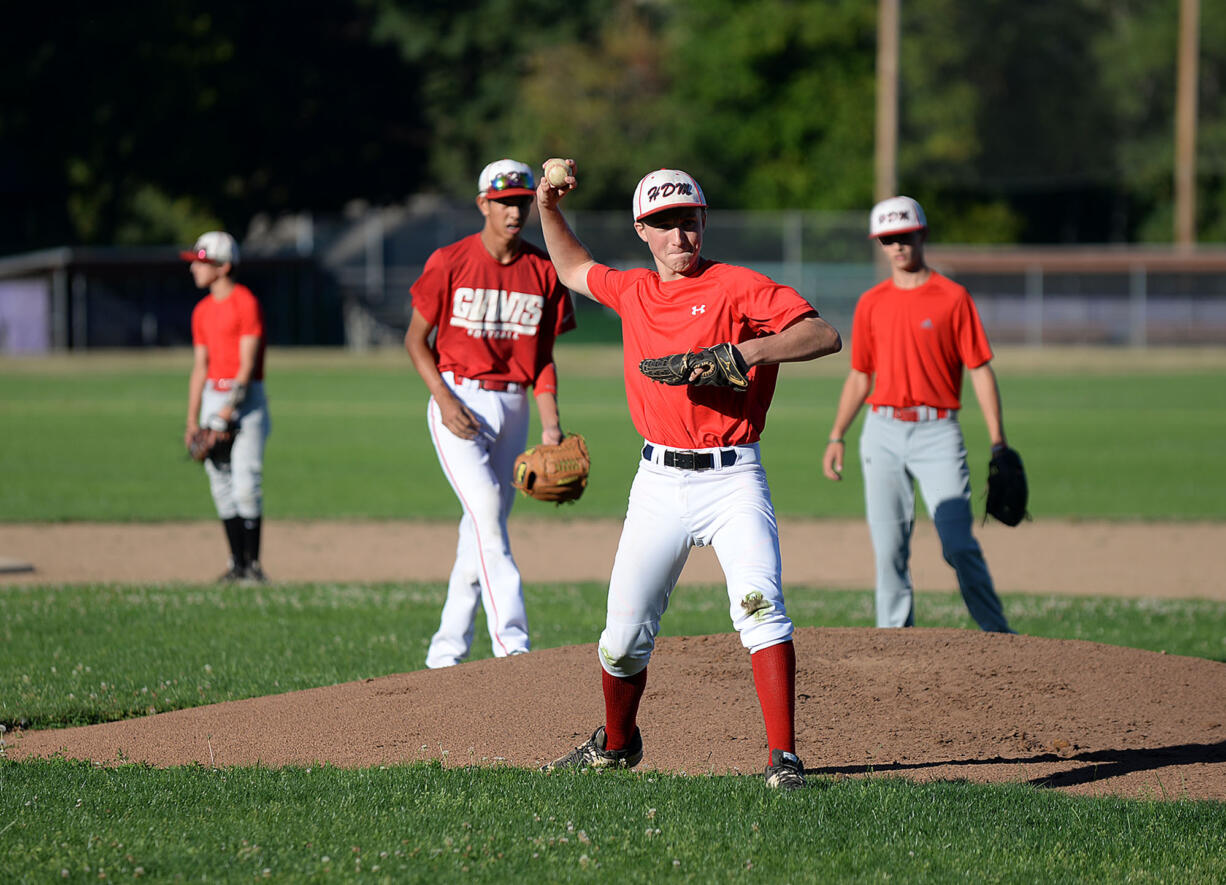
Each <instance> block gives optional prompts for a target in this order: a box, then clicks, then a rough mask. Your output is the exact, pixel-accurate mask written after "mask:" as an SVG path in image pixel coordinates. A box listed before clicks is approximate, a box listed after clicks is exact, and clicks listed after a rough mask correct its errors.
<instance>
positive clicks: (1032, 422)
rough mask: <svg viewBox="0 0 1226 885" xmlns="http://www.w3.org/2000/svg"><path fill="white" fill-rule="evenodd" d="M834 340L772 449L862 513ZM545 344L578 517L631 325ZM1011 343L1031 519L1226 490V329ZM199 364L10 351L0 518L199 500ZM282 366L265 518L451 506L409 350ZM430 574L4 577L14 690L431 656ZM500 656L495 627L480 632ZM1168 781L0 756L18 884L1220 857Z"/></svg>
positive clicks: (542, 618) (1206, 651) (1123, 868)
mask: <svg viewBox="0 0 1226 885" xmlns="http://www.w3.org/2000/svg"><path fill="white" fill-rule="evenodd" d="M841 359H842V357H839V358H833V359H831V360H829V361H827V362H828V365H821V364H814V365H806V366H788V367H785V368H784V371H783V373H782V375H781V383H780V388H779V393H778V396H777V398H776V406H775V408H774V410H773V411H772V417H771V422H770V425H769V427H768V429H767V434H766V437H765V439H764V451H765V452H766V457H767V464H768V470H769V471H770V474H771V479H772V485H773V488H774V490H775V497H776V502H777V505H778V508H779V510H780V511H781V512H782V513H785V514H793V515H804V516H855V517H858V516H861V515H862V512H861V497H860V496H861V492H860V488H859V485H858V480H857V478H856V477H855V476H854V470H852V471H849V474H850V475H849V476H848V480H849V481H847V482H844V483H842V484H839V485H837V486H836V485H833V484H830V483H827V482H825V481H824V480H822V479H821V478H820V477H819V475H818V471H819V466H818V464H817V463H816V459H817V458H818V457H819V456H820V448H819V447H820V445H821V442H822V441H823V440H824V439H825V436H826V431H827V429H828V426H829V423H830V419H831V415H832V411H833V408H834V401H835V398H836V397H837V394H838V389H839V385H840V384H841V377H842V373H843V372H844V371H845V368H846V365H845V362H840V361H839V360H841ZM559 362H560V364H561V368H562V394H561V395H562V407H563V418H564V425H565V426H567V427H568V428H570V429H573V430H579V431H581V432H583V433H585V434H586V435H587V436H588V439H589V442H590V443H591V448H592V451H593V455H594V459H595V461H596V464H597V465H598V466H597V470H598V471H599V472H598V474H597V478H596V480H595V481H594V482H593V485H592V487H591V489H590V491H589V494H588V495H586V496H585V497H584V499H583V500H582V501H581V502H580V503H579V505H577V506H576V507H575V508H567V509H566V510H564V511H561V512H560V514H559V518H581V517H584V516H614V515H620V513H621V512H622V508H623V506H624V500H625V494H626V490H627V488H628V485H629V481H630V477H631V475H632V473H633V470H634V467H635V451H636V448H637V438H636V437H635V436H634V434H633V431H632V430H631V429H630V428H629V422H628V419H627V417H626V414H625V403H624V398H623V394H622V390H621V381H620V377H619V376H618V375H617V374H616V371H617V367H618V362H617V357H616V354H615V353H612V352H611V351H610V350H609V349H608V348H601V347H577V348H569V349H563V350H562V351H561V352H560V353H559ZM997 367H998V370H999V373H1000V376H1001V387H1002V392H1003V395H1004V401H1005V408H1006V413H1005V414H1006V422H1007V427H1008V430H1009V434H1010V438H1011V440H1012V442H1013V443H1014V445H1016V446H1017V447H1018V448H1019V449H1020V450H1021V451H1022V453H1023V455H1024V456H1025V458H1026V463H1027V467H1028V469H1029V470H1030V472H1031V475H1032V483H1033V486H1032V510H1034V511H1035V512H1036V514H1037V515H1038V516H1039V518H1046V517H1067V518H1074V519H1076V518H1105V519H1147V520H1164V519H1176V520H1187V519H1209V520H1220V519H1222V518H1223V516H1224V515H1226V513H1224V511H1226V505H1224V504H1223V501H1224V500H1226V496H1224V495H1223V491H1226V490H1224V489H1223V488H1222V486H1223V485H1226V474H1224V473H1223V471H1221V470H1220V469H1218V467H1217V463H1218V458H1217V457H1216V456H1217V453H1218V451H1219V449H1220V443H1219V440H1220V438H1221V436H1222V435H1223V430H1226V408H1224V406H1226V402H1224V400H1226V396H1224V394H1223V393H1222V391H1221V384H1220V378H1221V377H1222V370H1223V368H1226V356H1223V355H1222V354H1218V353H1216V352H1204V351H1197V352H1187V353H1182V354H1181V353H1162V352H1153V353H1145V354H1136V353H1119V352H1107V353H1103V354H1092V353H1091V354H1086V353H1080V352H1078V353H1072V352H1067V353H1066V352H1060V351H1039V352H1033V353H1031V352H1016V353H1006V354H1002V356H1001V358H1000V359H999V360H998V361H997ZM187 369H188V359H187V355H186V353H175V354H137V355H127V354H123V355H109V356H105V355H104V356H88V357H83V358H77V357H71V358H56V359H51V360H3V361H0V371H3V373H4V376H5V378H6V379H7V380H8V381H9V383H8V384H6V385H5V386H4V389H3V390H2V391H0V421H2V422H3V427H4V430H5V432H4V434H3V438H2V439H0V475H3V476H4V482H3V484H0V520H4V521H10V522H36V521H53V520H70V519H89V520H125V521H130V520H138V521H141V520H166V519H206V518H211V517H212V513H211V509H210V503H209V499H208V494H207V490H206V488H205V485H204V481H203V479H202V477H201V476H200V475H199V468H198V467H197V466H196V465H193V464H190V463H187V462H185V461H184V460H183V456H182V449H181V439H180V437H181V431H182V423H183V408H184V402H183V401H184V399H185V391H186V375H187ZM269 395H270V399H271V403H272V414H273V421H274V434H273V437H272V440H271V441H270V445H269V454H268V457H269V467H268V474H267V496H268V513H269V515H270V516H271V517H273V518H278V519H289V518H320V517H336V516H346V515H348V516H354V517H378V518H402V517H423V516H424V517H433V516H438V517H443V518H447V519H451V518H453V517H454V516H455V515H456V514H457V508H456V505H455V503H454V501H453V500H452V498H451V493H450V490H449V489H448V488H447V486H446V484H445V483H444V482H443V480H442V478H441V476H440V475H439V470H438V468H437V464H436V462H435V459H434V453H433V450H432V449H431V447H430V444H429V439H428V435H427V434H426V431H425V427H424V422H423V421H422V419H421V416H422V410H423V407H424V396H423V392H422V388H421V386H420V384H419V383H418V382H417V381H416V378H415V376H414V375H413V373H412V372H411V370H410V368H409V366H408V363H407V357H404V356H403V355H402V354H375V355H371V356H365V357H360V358H354V357H351V356H350V355H346V354H332V353H326V354H316V353H295V352H284V353H279V352H276V353H274V354H272V355H271V358H270V379H269ZM971 400H972V405H970V406H969V407H968V409H967V415H966V416H965V420H964V422H963V423H964V427H965V428H966V432H967V437H968V443H969V445H970V447H971V451H972V453H973V454H972V460H973V462H974V463H977V464H979V465H980V469H981V472H982V468H983V465H985V464H986V445H985V441H984V437H983V430H982V426H981V424H982V422H981V421H980V420H979V418H978V415H977V414H975V410H974V408H973V397H972V398H971ZM86 449H87V450H88V454H82V452H83V451H85V450H86ZM520 509H521V510H523V509H524V508H522V507H521V508H520ZM542 510H543V509H542ZM541 513H542V511H536V512H535V513H534V515H538V514H541ZM603 589H604V588H603V587H602V586H599V585H593V584H561V585H548V586H532V587H529V588H527V593H528V596H529V606H530V610H531V611H532V612H533V613H534V615H533V618H534V619H533V633H534V640H535V644H536V645H537V646H538V647H551V646H559V645H568V644H573V643H586V642H591V641H592V640H593V637H594V636H595V635H596V633H597V632H598V630H599V622H600V620H601V617H602V608H603V606H602V599H603ZM442 592H443V591H442V588H441V586H438V585H432V584H421V585H413V584H409V585H374V586H370V585H301V586H277V587H272V588H268V589H264V590H260V591H258V592H254V593H253V592H251V591H239V590H223V589H218V588H215V587H200V586H135V587H125V586H72V587H58V586H50V587H48V586H30V587H6V588H2V589H0V652H3V654H0V722H2V723H4V724H5V725H7V726H9V727H12V726H14V725H16V724H19V723H31V724H34V725H37V726H57V725H66V724H74V723H88V722H99V721H108V720H112V719H116V718H121V717H127V716H136V715H143V714H146V713H149V712H153V711H158V712H161V711H166V710H172V709H179V708H183V707H188V706H194V705H198V704H204V703H214V702H218V701H224V700H229V699H235V698H241V697H251V696H258V695H263V694H269V693H274V692H281V691H288V690H293V689H297V688H305V687H309V686H313V685H325V684H333V683H336V682H340V681H345V680H351V679H360V678H366V677H370V676H379V675H383V674H386V673H392V672H404V671H406V670H412V669H416V668H419V667H421V666H422V665H423V661H424V650H425V643H426V641H427V639H428V637H429V635H430V633H431V632H432V631H433V629H434V626H435V619H436V617H437V606H438V605H439V604H441V598H442ZM926 596H927V597H928V598H927V599H926V600H925V602H924V612H925V623H926V624H929V625H931V626H954V627H967V626H969V624H968V622H967V620H966V615H965V611H964V609H963V608H962V606H961V603H960V602H959V600H958V599H957V597H956V595H953V594H926ZM722 597H723V594H722V591H721V590H716V589H714V588H708V589H706V590H704V589H703V588H685V590H684V591H682V592H678V593H677V594H676V595H675V596H674V601H673V604H672V606H671V607H670V610H669V614H668V616H667V617H666V618H665V621H664V632H665V633H666V634H669V635H690V634H702V633H712V632H721V631H724V630H726V629H727V626H726V611H725V608H726V602H725V601H724V600H723V598H722ZM788 600H789V608H790V609H791V610H793V613H794V615H795V619H796V622H797V624H798V625H800V626H869V625H870V624H871V623H872V609H871V606H872V600H871V597H870V594H868V593H866V592H863V591H856V590H847V591H844V592H829V591H823V592H820V593H819V592H816V591H813V592H808V591H807V590H806V588H789V593H788ZM423 601H425V602H428V603H429V604H427V605H422V602H423ZM1005 603H1006V605H1007V606H1008V608H1009V611H1010V616H1011V619H1012V620H1013V621H1014V623H1015V625H1016V626H1017V627H1018V629H1020V630H1021V631H1022V632H1025V633H1028V634H1032V635H1037V636H1051V637H1060V638H1077V639H1088V640H1092V641H1097V642H1107V643H1113V644H1119V645H1127V646H1132V647H1136V648H1146V649H1152V650H1156V651H1166V652H1168V653H1171V654H1183V655H1194V656H1198V657H1204V658H1209V659H1212V660H1217V661H1226V640H1224V639H1223V637H1226V604H1222V603H1215V602H1207V601H1193V600H1112V599H1069V598H1064V597H1045V596H1021V595H1018V596H1010V597H1006V599H1005ZM372 625H377V626H372ZM482 633H483V630H481V629H479V630H478V635H479V636H481V634H482ZM488 654H489V648H488V640H487V639H485V638H484V637H482V638H481V639H480V640H479V644H478V646H477V648H476V650H475V655H476V656H477V657H485V656H488ZM1177 796H1178V789H1177V785H1172V794H1171V795H1170V796H1168V797H1166V798H1167V799H1168V800H1169V801H1142V800H1119V799H1080V798H1071V797H1067V796H1063V795H1060V794H1055V793H1052V792H1050V791H1044V790H1041V789H1037V788H1034V787H1029V786H1020V785H1019V786H979V785H973V784H968V783H937V784H930V785H916V784H911V783H908V782H906V781H903V780H900V779H897V778H891V777H880V776H876V777H869V778H866V779H849V780H838V781H824V780H822V781H819V782H818V783H817V784H815V788H814V789H810V790H806V791H804V792H803V793H801V794H791V795H780V794H775V793H771V792H768V791H766V790H764V789H763V788H762V785H761V783H760V781H758V780H757V779H754V778H735V777H682V776H659V775H650V776H645V777H643V776H638V775H634V774H614V775H608V776H587V777H585V776H564V777H551V778H542V777H540V776H538V775H536V774H535V773H534V772H523V771H517V770H510V769H442V768H440V767H438V766H435V765H409V766H389V767H385V768H378V769H366V770H357V771H346V770H339V769H335V768H332V767H329V766H322V767H315V768H288V769H266V768H244V769H235V770H219V771H217V770H209V769H205V768H202V767H198V766H197V767H188V768H176V769H168V770H154V769H149V768H146V767H143V766H136V765H119V766H117V767H115V768H106V769H103V768H97V767H94V766H91V765H88V764H80V763H70V762H64V761H50V762H38V763H14V762H12V761H6V760H3V759H0V870H3V871H4V880H5V881H13V882H45V881H50V880H56V881H61V880H68V881H85V880H89V881H98V880H106V879H115V878H124V879H127V878H132V877H142V878H148V879H153V880H157V881H161V880H171V879H184V880H203V879H209V880H222V881H240V880H241V881H248V880H250V879H252V878H272V879H278V880H281V881H395V882H405V881H409V882H427V881H428V882H437V881H452V880H459V879H463V880H464V881H475V882H487V881H488V882H494V881H498V882H505V881H507V880H508V879H512V880H514V879H522V878H527V877H534V878H536V879H539V880H541V881H561V882H569V881H576V882H578V881H585V882H586V881H593V880H595V881H630V882H648V881H652V882H654V881H657V880H659V879H662V878H668V879H670V880H676V881H685V882H709V881H733V880H736V881H746V880H757V881H769V882H779V881H788V882H791V881H796V882H800V881H813V882H824V881H881V880H885V879H891V880H899V881H915V882H930V881H953V880H966V879H971V880H976V881H978V880H982V881H991V882H1031V881H1102V882H1107V881H1132V882H1161V881H1180V882H1219V881H1223V880H1226V803H1221V802H1193V801H1187V800H1179V799H1178V798H1177Z"/></svg>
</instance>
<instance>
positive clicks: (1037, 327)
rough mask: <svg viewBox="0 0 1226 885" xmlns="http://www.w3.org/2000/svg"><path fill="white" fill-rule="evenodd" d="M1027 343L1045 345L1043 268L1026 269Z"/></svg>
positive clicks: (1036, 265) (1035, 265) (1031, 267)
mask: <svg viewBox="0 0 1226 885" xmlns="http://www.w3.org/2000/svg"><path fill="white" fill-rule="evenodd" d="M1026 343H1027V344H1030V345H1033V346H1035V347H1038V346H1040V345H1042V344H1043V267H1042V265H1039V264H1031V265H1028V266H1027V267H1026Z"/></svg>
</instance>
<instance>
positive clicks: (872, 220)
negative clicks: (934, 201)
mask: <svg viewBox="0 0 1226 885" xmlns="http://www.w3.org/2000/svg"><path fill="white" fill-rule="evenodd" d="M927 226H928V219H926V218H925V217H924V210H923V208H922V207H921V206H920V204H919V203H917V202H915V200H913V199H911V198H910V197H890V198H889V199H888V200H882V201H881V202H880V203H878V204H877V205H876V206H874V207H873V211H872V213H871V214H870V215H869V216H868V236H869V239H870V240H871V239H875V238H877V237H885V236H889V235H890V234H906V233H910V232H911V231H913V230H923V229H924V228H926V227H927Z"/></svg>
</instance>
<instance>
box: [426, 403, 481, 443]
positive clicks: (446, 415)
mask: <svg viewBox="0 0 1226 885" xmlns="http://www.w3.org/2000/svg"><path fill="white" fill-rule="evenodd" d="M436 399H438V410H439V414H440V417H441V418H442V419H443V426H444V427H446V428H447V429H448V430H450V431H451V432H452V433H454V434H455V435H456V436H458V437H459V438H460V439H476V437H477V434H478V433H479V432H480V430H481V423H480V422H479V421H478V420H477V416H476V415H474V414H473V412H472V410H471V409H469V408H468V406H466V405H464V403H462V402H460V400H459V399H457V398H456V397H454V396H453V397H450V398H448V399H443V398H436Z"/></svg>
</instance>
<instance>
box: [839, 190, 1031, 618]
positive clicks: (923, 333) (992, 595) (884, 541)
mask: <svg viewBox="0 0 1226 885" xmlns="http://www.w3.org/2000/svg"><path fill="white" fill-rule="evenodd" d="M927 235H928V223H927V220H926V219H925V216H924V210H923V209H922V208H921V207H920V205H919V203H917V202H916V201H915V200H913V199H911V198H910V197H902V196H900V197H891V198H890V199H888V200H883V201H882V202H880V203H878V204H877V205H876V206H874V207H873V211H872V214H871V215H870V217H869V236H870V237H872V238H875V239H877V240H878V242H880V244H881V248H882V250H883V251H884V253H885V256H886V258H887V259H888V261H889V263H890V268H891V276H890V278H889V279H888V280H884V281H883V282H881V283H879V284H877V285H876V286H874V287H873V288H872V289H869V290H868V291H867V292H865V293H864V294H863V295H862V296H861V297H860V300H859V302H858V303H857V304H856V311H855V314H854V316H853V318H852V328H851V371H850V372H849V373H848V375H847V380H846V381H845V382H844V384H843V393H842V395H841V396H840V398H839V405H838V409H837V412H836V413H835V418H834V426H833V427H832V428H831V431H830V441H829V443H828V444H827V446H826V452H825V454H824V456H823V458H822V468H823V472H824V473H825V475H826V477H827V478H828V479H832V480H838V479H840V478H841V474H842V470H843V454H844V442H843V437H844V435H845V434H846V433H847V429H848V428H849V427H850V426H851V423H852V422H853V421H854V420H855V418H856V415H857V414H858V413H859V411H860V407H861V406H862V405H864V403H865V402H867V403H868V404H869V407H870V408H869V412H868V415H867V417H866V418H865V419H864V431H863V433H862V434H861V437H860V462H861V465H862V467H863V470H864V499H865V508H866V512H867V516H868V525H869V530H870V533H871V535H872V539H873V550H874V553H875V556H876V561H877V600H876V601H877V626H878V627H911V626H913V625H914V624H915V607H914V599H913V597H914V589H913V587H912V583H911V571H910V568H909V566H908V561H909V560H910V557H911V533H912V530H913V528H914V527H915V483H916V482H917V481H918V482H919V487H920V492H921V493H922V494H923V496H924V501H925V503H926V504H927V505H928V512H929V514H930V515H931V517H932V521H933V524H934V525H935V527H936V530H937V535H938V536H939V537H940V539H941V551H942V553H943V554H944V556H945V561H946V562H948V563H949V564H950V565H951V566H953V569H954V571H955V572H956V573H957V575H958V587H959V589H961V591H962V598H963V600H964V601H965V602H966V607H967V609H969V611H970V613H971V617H973V618H974V619H975V622H976V623H978V624H979V626H980V627H981V628H982V629H984V630H989V631H994V632H1000V633H1011V632H1013V631H1012V630H1010V629H1009V624H1008V622H1007V621H1006V620H1005V613H1004V609H1003V607H1002V606H1001V603H1000V598H999V597H998V596H997V595H996V589H995V588H994V587H993V585H992V576H991V575H990V574H989V573H988V567H987V563H985V562H984V558H983V551H982V550H981V549H980V547H979V543H978V542H977V541H976V540H975V538H974V536H973V535H972V533H971V522H972V519H973V517H972V514H971V481H970V470H969V468H968V467H967V463H966V444H965V443H964V442H963V440H962V428H961V426H960V425H959V423H958V409H959V408H960V407H961V394H962V372H963V368H964V367H965V368H966V369H967V371H968V373H969V374H970V377H971V385H972V386H973V387H974V388H975V396H976V397H977V398H978V400H979V405H980V407H981V408H982V409H983V417H984V420H985V421H986V422H987V426H988V436H989V437H990V438H991V441H992V451H993V454H995V453H996V451H998V450H999V449H1002V448H1004V447H1005V429H1004V424H1003V421H1002V418H1001V402H1000V390H999V388H998V387H997V384H996V374H995V372H993V370H992V366H991V362H990V361H991V359H992V348H991V347H990V346H989V344H988V336H987V334H986V333H985V332H984V330H983V324H982V323H981V322H980V321H979V312H978V311H977V310H976V309H975V302H974V301H972V300H971V296H970V293H968V292H967V291H966V289H964V288H963V287H962V286H960V285H958V284H957V283H955V282H954V281H952V280H950V279H948V278H946V277H943V276H941V274H939V273H937V272H936V271H934V270H932V269H931V268H930V267H928V265H927V264H925V263H924V242H925V240H926V239H927Z"/></svg>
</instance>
